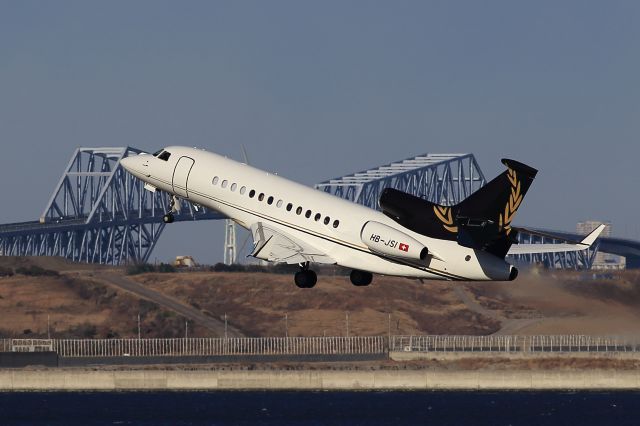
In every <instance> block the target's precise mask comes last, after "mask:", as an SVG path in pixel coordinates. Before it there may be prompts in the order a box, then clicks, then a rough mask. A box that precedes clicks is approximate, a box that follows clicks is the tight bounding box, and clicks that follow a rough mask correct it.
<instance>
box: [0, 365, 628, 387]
mask: <svg viewBox="0 0 640 426" xmlns="http://www.w3.org/2000/svg"><path fill="white" fill-rule="evenodd" d="M639 388H640V372H638V371H635V370H625V371H614V370H588V371H523V370H521V371H425V370H413V371H405V370H402V371H333V370H322V371H309V370H305V371H285V370H226V371H225V370H219V371H211V370H149V371H146V370H120V371H100V370H93V371H92V370H84V369H49V370H26V371H25V370H4V371H0V390H2V391H13V390H40V391H43V390H44V391H52V390H74V391H77V390H109V391H113V390H229V389H247V390H248V389H272V390H285V389H292V390H373V389H406V390H433V389H474V390H480V389H514V390H538V389H639Z"/></svg>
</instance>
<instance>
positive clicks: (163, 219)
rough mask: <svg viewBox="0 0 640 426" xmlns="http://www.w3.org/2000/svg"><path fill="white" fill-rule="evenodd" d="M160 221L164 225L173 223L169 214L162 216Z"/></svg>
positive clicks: (172, 218)
mask: <svg viewBox="0 0 640 426" xmlns="http://www.w3.org/2000/svg"><path fill="white" fill-rule="evenodd" d="M162 221H163V222H164V223H173V221H174V217H173V215H172V214H171V213H167V214H165V215H164V216H162Z"/></svg>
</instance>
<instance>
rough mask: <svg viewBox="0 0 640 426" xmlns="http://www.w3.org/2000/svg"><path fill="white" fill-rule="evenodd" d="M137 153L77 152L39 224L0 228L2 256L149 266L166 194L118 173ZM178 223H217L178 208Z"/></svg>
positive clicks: (185, 205) (187, 205)
mask: <svg viewBox="0 0 640 426" xmlns="http://www.w3.org/2000/svg"><path fill="white" fill-rule="evenodd" d="M140 152H141V151H140V150H139V149H136V148H131V147H124V148H78V149H77V150H76V151H75V152H74V153H73V155H72V156H71V160H70V161H69V164H68V165H67V167H66V168H65V170H64V173H63V174H62V177H61V178H60V181H59V182H58V185H57V186H56V188H55V190H54V192H53V195H52V196H51V199H50V200H49V203H48V204H47V207H46V208H45V210H44V212H43V213H42V215H41V216H40V220H39V221H33V222H23V223H14V224H6V225H0V252H1V253H2V254H3V255H6V256H62V257H66V258H67V259H70V260H73V261H79V262H89V263H99V264H111V265H120V264H125V263H136V262H147V261H148V260H149V257H150V255H151V253H152V251H153V249H154V247H155V245H156V243H157V242H158V239H159V238H160V235H161V234H162V231H163V229H164V227H165V224H164V223H163V222H162V216H163V215H164V213H165V212H166V211H167V206H168V204H169V199H168V196H167V194H166V193H163V192H160V191H158V192H155V193H152V192H149V191H147V190H145V189H144V187H143V183H142V182H141V181H140V180H138V179H136V178H134V177H133V176H132V175H130V174H129V173H127V172H126V171H125V170H124V169H123V168H122V167H120V160H121V159H123V158H125V157H128V156H130V155H137V154H139V153H140ZM180 207H181V208H180V212H179V213H178V214H177V215H176V217H175V218H176V221H185V220H200V219H221V218H222V216H221V215H220V214H218V213H215V212H211V211H207V210H206V209H205V208H198V209H196V207H195V206H193V205H192V204H190V203H187V202H182V203H181V206H180Z"/></svg>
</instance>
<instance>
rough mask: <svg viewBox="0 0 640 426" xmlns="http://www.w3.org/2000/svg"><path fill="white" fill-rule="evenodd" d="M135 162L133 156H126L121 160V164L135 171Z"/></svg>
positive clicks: (127, 169) (130, 170)
mask: <svg viewBox="0 0 640 426" xmlns="http://www.w3.org/2000/svg"><path fill="white" fill-rule="evenodd" d="M134 162H135V160H134V158H133V157H126V158H123V159H122V160H120V165H121V166H122V167H124V169H125V170H126V171H128V172H132V171H133V167H134V166H133V163H134Z"/></svg>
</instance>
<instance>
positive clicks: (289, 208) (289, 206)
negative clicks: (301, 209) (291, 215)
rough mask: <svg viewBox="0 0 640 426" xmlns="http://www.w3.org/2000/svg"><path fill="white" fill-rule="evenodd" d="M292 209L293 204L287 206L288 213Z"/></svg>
mask: <svg viewBox="0 0 640 426" xmlns="http://www.w3.org/2000/svg"><path fill="white" fill-rule="evenodd" d="M292 208H293V204H291V203H289V204H287V211H288V212H290V211H291V209H292Z"/></svg>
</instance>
